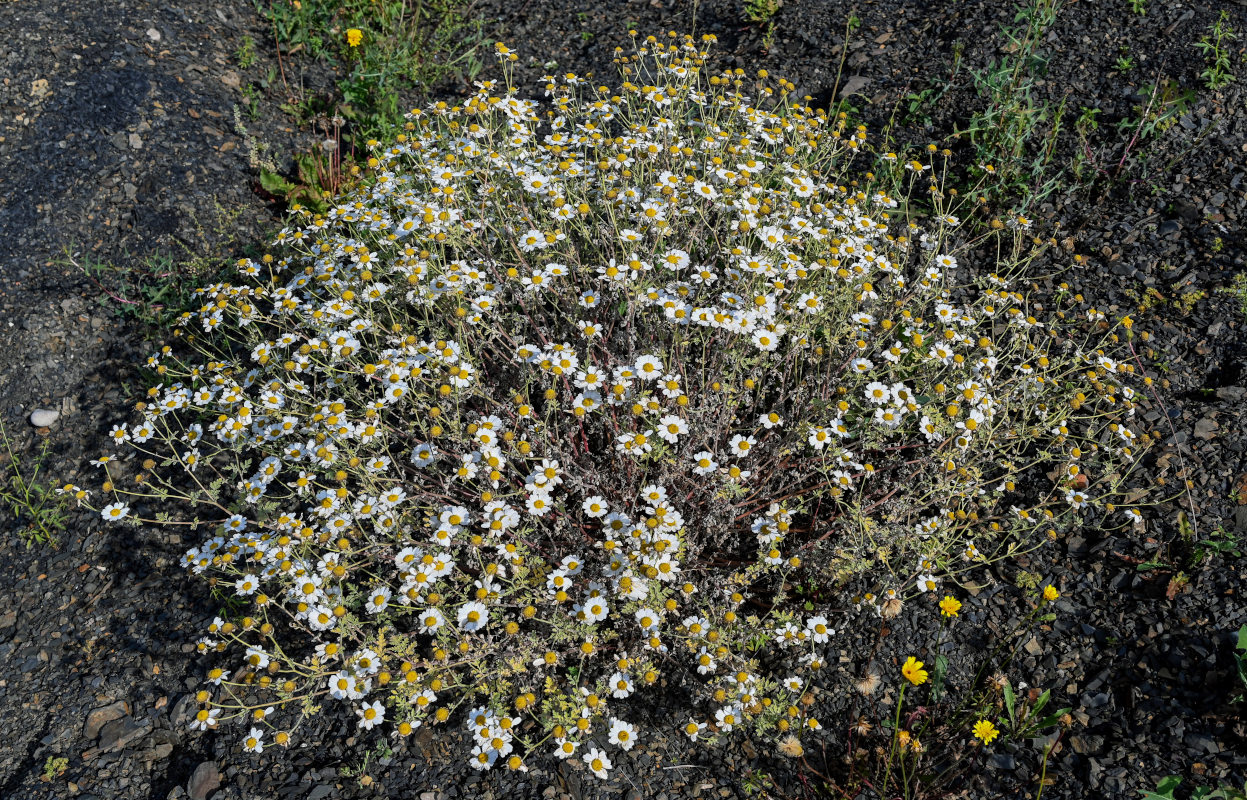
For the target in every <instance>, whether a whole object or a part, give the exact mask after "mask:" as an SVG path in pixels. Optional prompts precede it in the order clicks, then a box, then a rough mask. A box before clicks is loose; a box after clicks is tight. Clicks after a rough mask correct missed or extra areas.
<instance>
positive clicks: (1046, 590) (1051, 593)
mask: <svg viewBox="0 0 1247 800" xmlns="http://www.w3.org/2000/svg"><path fill="white" fill-rule="evenodd" d="M1060 596H1061V593H1060V592H1058V591H1057V589H1056V587H1055V586H1053V585H1052V584H1048V585H1047V586H1045V587H1043V599H1044V600H1047V601H1048V602H1049V603H1051V602H1052V601H1053V600H1055V599H1057V598H1058V597H1060Z"/></svg>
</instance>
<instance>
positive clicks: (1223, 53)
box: [1195, 11, 1238, 92]
mask: <svg viewBox="0 0 1247 800" xmlns="http://www.w3.org/2000/svg"><path fill="white" fill-rule="evenodd" d="M1229 20H1230V12H1228V11H1222V12H1221V16H1220V17H1218V18H1217V21H1216V23H1214V24H1213V26H1212V28H1210V29H1209V31H1208V34H1207V35H1206V36H1204V38H1202V39H1200V40H1199V41H1198V42H1196V43H1195V46H1196V47H1198V48H1199V49H1200V51H1202V52H1203V54H1204V59H1205V61H1207V63H1208V68H1207V69H1205V70H1204V71H1203V72H1201V73H1199V77H1201V78H1203V79H1204V85H1205V86H1207V87H1208V89H1209V90H1210V91H1213V92H1215V91H1217V90H1218V89H1222V88H1225V87H1226V86H1229V85H1230V84H1231V83H1233V82H1234V73H1232V72H1230V50H1229V43H1230V42H1232V41H1234V40H1235V39H1237V38H1238V35H1237V34H1236V33H1235V32H1234V29H1233V28H1231V27H1230V25H1229Z"/></svg>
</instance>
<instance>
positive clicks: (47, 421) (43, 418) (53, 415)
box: [30, 408, 61, 428]
mask: <svg viewBox="0 0 1247 800" xmlns="http://www.w3.org/2000/svg"><path fill="white" fill-rule="evenodd" d="M60 417H61V412H59V411H53V410H51V409H48V408H36V409H35V410H34V411H32V412H30V424H31V425H34V426H35V427H36V428H46V427H48V426H49V425H51V424H52V423H53V422H56V421H57V420H58V419H60Z"/></svg>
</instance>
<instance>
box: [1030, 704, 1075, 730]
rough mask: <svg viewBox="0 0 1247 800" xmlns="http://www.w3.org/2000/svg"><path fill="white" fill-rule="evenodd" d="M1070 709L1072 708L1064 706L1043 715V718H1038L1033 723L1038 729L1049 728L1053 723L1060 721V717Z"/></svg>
mask: <svg viewBox="0 0 1247 800" xmlns="http://www.w3.org/2000/svg"><path fill="white" fill-rule="evenodd" d="M1071 710H1072V709H1070V708H1069V707H1066V708H1063V709H1061V710H1060V711H1055V712H1053V713H1051V714H1049V715H1048V716H1046V717H1044V718H1043V719H1041V720H1039V722H1038V723H1037V724H1036V725H1035V727H1036V728H1038V729H1039V730H1043V729H1044V728H1051V727H1052V726H1053V725H1056V724H1058V723H1060V721H1061V717H1063V716H1065V715H1066V714H1068V713H1069V712H1070V711H1071Z"/></svg>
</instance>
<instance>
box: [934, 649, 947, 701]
mask: <svg viewBox="0 0 1247 800" xmlns="http://www.w3.org/2000/svg"><path fill="white" fill-rule="evenodd" d="M947 674H948V659H947V658H945V657H944V656H943V655H942V654H941V655H937V656H936V657H935V669H934V670H933V671H932V674H931V699H932V700H933V701H936V702H938V701H939V699H940V696H941V695H943V694H944V676H946V675H947Z"/></svg>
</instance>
